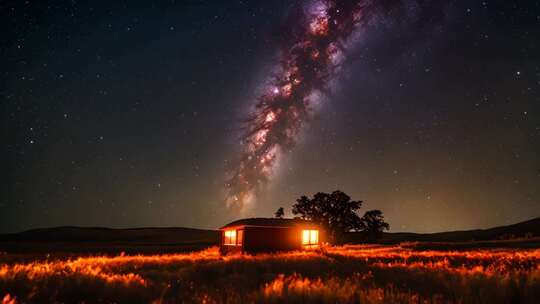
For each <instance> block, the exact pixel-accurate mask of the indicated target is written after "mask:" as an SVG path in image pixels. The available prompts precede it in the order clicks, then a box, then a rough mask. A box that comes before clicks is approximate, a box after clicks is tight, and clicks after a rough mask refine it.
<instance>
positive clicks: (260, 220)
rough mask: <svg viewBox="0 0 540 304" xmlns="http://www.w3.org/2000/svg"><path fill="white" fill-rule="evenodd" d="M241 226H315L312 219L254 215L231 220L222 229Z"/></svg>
mask: <svg viewBox="0 0 540 304" xmlns="http://www.w3.org/2000/svg"><path fill="white" fill-rule="evenodd" d="M239 226H257V227H276V228H277V227H285V228H288V227H298V226H314V224H313V222H312V221H308V220H303V219H281V218H264V217H254V218H247V219H241V220H236V221H234V222H231V223H229V224H227V225H225V226H223V227H221V228H220V229H225V228H229V227H239Z"/></svg>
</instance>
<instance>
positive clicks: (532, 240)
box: [0, 218, 540, 253]
mask: <svg viewBox="0 0 540 304" xmlns="http://www.w3.org/2000/svg"><path fill="white" fill-rule="evenodd" d="M525 237H526V238H528V240H527V242H526V246H528V247H531V246H532V247H540V218H535V219H532V220H529V221H525V222H521V223H517V224H513V225H509V226H500V227H494V228H490V229H476V230H466V231H450V232H439V233H408V232H398V233H384V236H383V238H382V240H381V243H384V244H398V243H402V242H420V243H421V244H423V245H420V246H428V247H430V248H432V247H437V246H438V245H437V244H435V243H445V244H446V245H444V246H447V245H448V243H453V244H454V246H455V247H459V246H472V245H471V242H474V244H475V245H474V246H480V247H482V246H484V247H497V246H518V247H519V246H523V244H525V243H520V242H521V241H520V240H515V239H519V238H525ZM219 239H220V235H219V232H218V231H217V230H204V229H194V228H183V227H171V228H131V229H111V228H102V227H70V226H67V227H54V228H43V229H33V230H28V231H24V232H20V233H11V234H0V252H10V253H11V252H13V253H50V252H70V253H71V252H73V253H81V252H85V253H118V252H126V253H164V252H177V251H191V250H198V249H202V248H205V247H208V246H213V245H217V244H219ZM347 239H348V242H350V243H362V240H363V236H362V233H350V234H349V236H348V238H347ZM502 239H512V240H511V241H507V242H504V244H503V242H501V241H500V240H502ZM428 243H432V244H429V245H428ZM460 243H461V245H459V244H460ZM465 243H466V244H467V245H463V244H465ZM416 246H418V245H416Z"/></svg>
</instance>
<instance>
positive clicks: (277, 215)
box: [274, 207, 285, 218]
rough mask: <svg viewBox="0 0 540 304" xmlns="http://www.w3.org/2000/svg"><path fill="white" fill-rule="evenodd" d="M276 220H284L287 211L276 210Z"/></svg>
mask: <svg viewBox="0 0 540 304" xmlns="http://www.w3.org/2000/svg"><path fill="white" fill-rule="evenodd" d="M274 215H275V217H276V218H283V216H284V215H285V211H284V210H283V207H279V208H278V210H276V213H274Z"/></svg>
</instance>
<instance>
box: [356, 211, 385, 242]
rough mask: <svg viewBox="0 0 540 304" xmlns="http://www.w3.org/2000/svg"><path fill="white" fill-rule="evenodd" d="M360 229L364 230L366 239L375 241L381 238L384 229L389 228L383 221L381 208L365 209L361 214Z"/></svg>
mask: <svg viewBox="0 0 540 304" xmlns="http://www.w3.org/2000/svg"><path fill="white" fill-rule="evenodd" d="M361 220H362V225H363V227H362V230H363V231H364V232H365V234H366V236H367V239H368V240H369V241H371V242H375V241H377V240H378V239H380V238H381V236H382V233H383V231H384V230H388V229H390V225H389V224H388V223H387V222H385V221H384V216H383V213H382V211H381V210H370V211H366V213H365V214H364V216H362V219H361Z"/></svg>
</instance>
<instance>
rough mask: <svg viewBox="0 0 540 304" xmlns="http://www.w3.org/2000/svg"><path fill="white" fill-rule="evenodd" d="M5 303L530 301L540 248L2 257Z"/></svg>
mask: <svg viewBox="0 0 540 304" xmlns="http://www.w3.org/2000/svg"><path fill="white" fill-rule="evenodd" d="M0 293H1V294H0V297H3V301H4V303H27V302H31V303H48V302H70V303H71V302H85V303H96V302H99V303H110V302H120V303H150V302H154V303H172V302H197V303H200V302H202V303H236V302H246V303H250V302H315V303H321V302H351V303H537V301H538V299H540V250H539V249H508V248H504V249H482V250H480V249H477V250H462V251H445V250H437V251H430V250H425V251H418V250H415V249H411V248H407V247H400V246H361V245H355V246H344V247H331V248H327V249H326V250H324V251H310V252H289V253H281V254H262V255H257V256H240V255H234V256H225V257H223V256H220V255H219V252H218V249H217V248H215V247H213V248H209V249H206V250H203V251H199V252H194V253H186V254H164V255H133V256H131V255H118V256H87V257H79V258H73V257H70V258H59V257H54V258H40V259H37V258H33V257H31V256H24V257H21V256H16V255H9V254H4V255H0Z"/></svg>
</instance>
